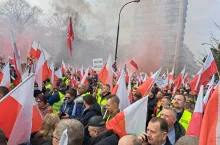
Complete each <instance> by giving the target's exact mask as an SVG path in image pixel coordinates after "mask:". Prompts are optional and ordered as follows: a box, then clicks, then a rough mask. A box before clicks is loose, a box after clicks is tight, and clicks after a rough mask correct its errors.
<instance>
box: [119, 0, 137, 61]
mask: <svg viewBox="0 0 220 145" xmlns="http://www.w3.org/2000/svg"><path fill="white" fill-rule="evenodd" d="M134 2H136V3H139V2H140V0H133V1H130V2H127V3H126V4H125V5H124V6H123V7H122V8H121V10H120V12H119V19H118V30H117V39H116V48H115V65H116V60H117V53H118V39H119V30H120V21H121V12H122V10H123V8H124V7H125V6H126V5H128V4H130V3H134Z"/></svg>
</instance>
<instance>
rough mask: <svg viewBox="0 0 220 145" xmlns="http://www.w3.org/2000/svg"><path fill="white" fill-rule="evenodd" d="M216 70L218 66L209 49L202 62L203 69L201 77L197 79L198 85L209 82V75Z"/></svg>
mask: <svg viewBox="0 0 220 145" xmlns="http://www.w3.org/2000/svg"><path fill="white" fill-rule="evenodd" d="M217 72H218V68H217V66H216V63H215V60H214V57H213V54H212V51H210V53H209V55H208V57H207V59H206V61H205V63H204V70H203V72H202V74H201V78H200V80H199V84H198V87H199V86H201V85H204V86H206V85H207V84H208V82H209V79H210V77H211V76H212V75H214V74H215V73H217Z"/></svg>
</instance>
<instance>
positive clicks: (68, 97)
mask: <svg viewBox="0 0 220 145" xmlns="http://www.w3.org/2000/svg"><path fill="white" fill-rule="evenodd" d="M65 98H66V101H67V103H70V102H73V97H72V96H71V95H70V94H68V93H67V94H66V97H65Z"/></svg>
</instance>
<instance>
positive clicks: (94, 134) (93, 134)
mask: <svg viewBox="0 0 220 145" xmlns="http://www.w3.org/2000/svg"><path fill="white" fill-rule="evenodd" d="M88 131H89V134H90V136H91V137H96V136H98V134H97V131H96V129H94V128H93V127H91V126H89V127H88Z"/></svg>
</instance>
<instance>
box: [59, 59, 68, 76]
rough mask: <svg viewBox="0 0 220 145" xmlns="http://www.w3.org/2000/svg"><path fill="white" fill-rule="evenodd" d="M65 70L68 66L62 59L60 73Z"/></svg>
mask: <svg viewBox="0 0 220 145" xmlns="http://www.w3.org/2000/svg"><path fill="white" fill-rule="evenodd" d="M67 70H68V68H67V66H66V64H65V62H64V61H63V60H62V64H61V72H62V73H65V71H67Z"/></svg>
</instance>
